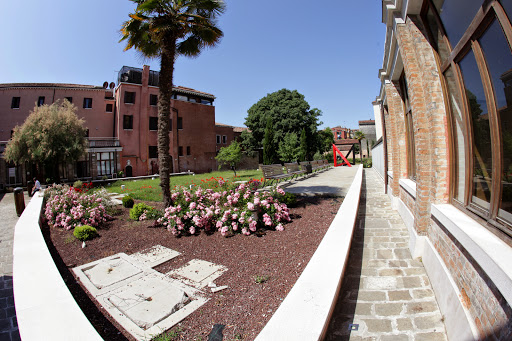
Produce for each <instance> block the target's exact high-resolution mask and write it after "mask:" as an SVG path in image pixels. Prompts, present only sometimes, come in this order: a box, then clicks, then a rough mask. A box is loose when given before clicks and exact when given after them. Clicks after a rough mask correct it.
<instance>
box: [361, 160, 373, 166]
mask: <svg viewBox="0 0 512 341" xmlns="http://www.w3.org/2000/svg"><path fill="white" fill-rule="evenodd" d="M363 168H372V159H366V160H365V161H364V162H363Z"/></svg>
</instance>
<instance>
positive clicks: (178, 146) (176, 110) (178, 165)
mask: <svg viewBox="0 0 512 341" xmlns="http://www.w3.org/2000/svg"><path fill="white" fill-rule="evenodd" d="M171 109H172V111H174V112H175V113H176V122H174V125H175V126H176V147H177V149H178V153H177V156H176V160H177V162H176V166H177V167H176V168H177V169H176V173H179V172H180V153H179V149H180V139H179V135H178V131H179V129H178V115H179V112H178V109H176V108H173V107H171Z"/></svg>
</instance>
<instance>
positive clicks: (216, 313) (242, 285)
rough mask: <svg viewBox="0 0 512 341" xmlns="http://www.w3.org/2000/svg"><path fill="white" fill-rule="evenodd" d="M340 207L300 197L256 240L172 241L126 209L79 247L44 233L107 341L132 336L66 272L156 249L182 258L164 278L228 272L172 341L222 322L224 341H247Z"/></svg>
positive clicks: (59, 234)
mask: <svg viewBox="0 0 512 341" xmlns="http://www.w3.org/2000/svg"><path fill="white" fill-rule="evenodd" d="M341 202H342V199H340V198H319V197H314V198H311V197H307V198H299V200H298V202H297V207H295V208H291V209H290V213H291V217H292V222H291V223H288V224H286V225H285V231H282V232H278V231H265V233H264V234H263V235H261V236H256V235H251V236H243V235H235V236H234V237H230V238H225V237H223V236H222V235H221V234H220V233H218V232H217V233H214V234H212V235H206V234H205V233H201V234H199V235H197V236H189V237H181V238H176V237H174V236H173V235H172V234H171V233H170V232H168V231H167V230H165V229H164V228H161V227H160V228H154V227H150V223H148V222H134V221H131V220H130V218H129V214H128V212H129V210H128V209H125V208H123V209H122V213H121V214H120V215H118V216H116V219H115V220H114V221H111V222H109V223H108V224H107V225H106V226H105V227H104V228H102V229H100V230H99V234H100V237H99V238H95V239H93V240H91V241H88V242H87V247H85V248H82V247H81V242H79V241H77V240H73V239H72V238H71V236H72V232H71V231H65V230H62V229H58V228H51V229H50V228H47V227H46V228H43V235H44V236H45V239H46V241H47V244H48V246H49V249H50V252H51V253H52V255H53V258H54V260H55V262H56V264H57V267H58V268H59V271H60V272H61V275H62V276H63V278H64V280H65V281H66V283H67V285H68V287H69V288H70V291H71V293H72V294H73V296H74V297H75V299H76V300H77V302H78V304H79V306H80V307H81V309H82V310H83V311H84V313H85V315H86V316H87V317H88V319H89V320H90V321H91V323H92V324H93V325H94V327H95V328H96V330H97V331H98V332H99V333H100V335H101V336H102V337H103V338H104V339H105V340H134V338H133V337H132V336H131V335H130V334H129V333H127V332H126V331H125V330H124V329H123V328H122V327H120V326H119V325H118V324H117V323H116V322H115V320H114V319H113V318H112V317H111V316H110V315H109V314H107V313H106V312H105V311H104V310H103V309H102V308H101V306H100V305H99V304H98V303H97V302H96V301H95V300H94V299H93V298H92V296H90V295H89V294H88V293H86V292H85V291H84V289H83V287H82V286H81V284H80V283H79V282H78V281H77V279H76V278H74V276H73V275H72V272H71V271H70V270H71V268H74V267H76V266H79V265H82V264H86V263H89V262H92V261H95V260H98V259H101V258H104V257H107V256H111V255H114V254H116V253H119V252H124V253H126V254H132V253H135V252H138V251H141V250H143V249H146V248H149V247H152V246H154V245H157V244H160V245H163V246H165V247H168V248H171V249H173V250H176V251H179V252H181V255H180V256H179V257H177V258H174V259H172V260H170V261H168V262H166V263H164V264H161V265H159V266H158V267H157V268H156V270H157V271H160V272H163V273H166V272H168V271H170V270H171V269H175V268H178V267H180V266H182V265H184V264H185V263H187V262H188V261H190V260H192V259H201V260H206V261H209V262H213V263H215V264H220V265H224V266H226V267H227V268H228V271H227V272H225V273H224V274H223V275H222V276H221V277H219V278H218V279H217V280H216V281H215V283H216V284H217V285H218V286H221V285H227V286H229V288H228V289H225V290H223V291H220V292H217V293H211V292H209V293H208V296H209V297H210V300H209V301H208V302H207V303H206V304H205V305H203V306H202V307H201V308H199V309H198V310H196V311H195V312H194V313H192V314H191V315H189V316H188V317H187V318H186V319H184V320H183V321H182V322H181V323H180V324H179V325H178V326H177V327H174V328H173V330H178V331H179V333H178V334H179V338H178V339H180V340H207V339H208V334H209V333H210V332H211V330H212V326H213V325H214V324H223V325H225V329H224V332H223V333H224V340H233V339H237V340H253V339H254V338H255V337H256V336H257V335H258V333H259V332H260V331H261V330H262V328H263V326H264V325H265V324H266V323H267V322H268V321H269V319H270V318H271V317H272V315H273V313H274V312H275V311H276V309H277V308H278V307H279V305H280V303H281V302H282V300H283V299H284V298H285V297H286V295H287V294H288V292H289V291H290V289H291V288H292V286H293V285H294V283H295V282H296V280H297V279H298V277H299V276H300V274H301V273H302V271H303V270H304V268H305V266H306V265H307V263H308V261H309V259H310V258H311V256H312V255H313V253H314V252H315V250H316V248H317V247H318V244H319V243H320V241H321V240H322V238H323V236H324V234H325V232H326V231H327V229H328V228H329V226H330V224H331V222H332V220H333V218H334V216H335V215H336V213H337V211H338V208H339V206H340V205H341ZM149 204H152V205H155V203H149ZM257 278H258V280H256V279H257ZM258 282H262V283H258ZM208 290H209V288H205V289H204V291H208ZM69 327H70V328H72V326H69Z"/></svg>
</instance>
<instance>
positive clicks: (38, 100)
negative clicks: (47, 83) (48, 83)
mask: <svg viewBox="0 0 512 341" xmlns="http://www.w3.org/2000/svg"><path fill="white" fill-rule="evenodd" d="M44 101H45V96H39V98H38V99H37V106H38V107H40V106H42V105H44Z"/></svg>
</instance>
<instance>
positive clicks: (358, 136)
mask: <svg viewBox="0 0 512 341" xmlns="http://www.w3.org/2000/svg"><path fill="white" fill-rule="evenodd" d="M354 137H355V138H356V139H357V141H358V142H359V157H360V158H361V163H363V148H362V145H361V140H362V139H364V138H365V137H366V136H365V135H364V133H363V132H362V131H361V130H358V131H356V132H355V134H354Z"/></svg>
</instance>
